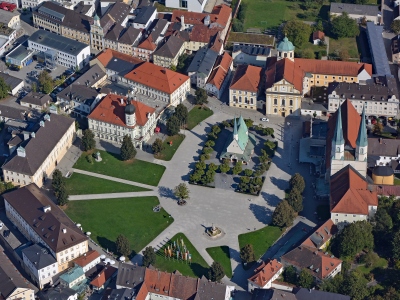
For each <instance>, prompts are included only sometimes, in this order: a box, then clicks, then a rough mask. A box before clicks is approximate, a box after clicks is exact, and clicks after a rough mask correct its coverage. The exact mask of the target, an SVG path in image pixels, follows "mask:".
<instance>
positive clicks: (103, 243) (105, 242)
mask: <svg viewBox="0 0 400 300" xmlns="http://www.w3.org/2000/svg"><path fill="white" fill-rule="evenodd" d="M97 241H98V242H99V245H100V247H102V248H103V249H106V250H108V252H113V253H115V254H116V253H117V246H116V244H115V242H114V241H111V240H109V239H108V238H106V237H104V236H98V237H97ZM133 252H134V251H133ZM133 252H132V253H133Z"/></svg>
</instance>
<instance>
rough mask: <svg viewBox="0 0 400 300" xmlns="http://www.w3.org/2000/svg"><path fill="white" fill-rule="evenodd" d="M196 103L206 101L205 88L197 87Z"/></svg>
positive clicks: (201, 103)
mask: <svg viewBox="0 0 400 300" xmlns="http://www.w3.org/2000/svg"><path fill="white" fill-rule="evenodd" d="M195 96H196V97H195V100H196V104H198V105H203V104H206V103H208V97H207V92H206V90H205V89H202V88H198V89H197V90H196V93H195Z"/></svg>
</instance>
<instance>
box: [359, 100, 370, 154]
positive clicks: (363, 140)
mask: <svg viewBox="0 0 400 300" xmlns="http://www.w3.org/2000/svg"><path fill="white" fill-rule="evenodd" d="M367 152H368V137H367V126H366V124H365V107H363V111H362V115H361V122H360V128H359V129H358V136H357V141H356V160H358V161H366V160H367Z"/></svg>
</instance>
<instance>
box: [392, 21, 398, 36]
mask: <svg viewBox="0 0 400 300" xmlns="http://www.w3.org/2000/svg"><path fill="white" fill-rule="evenodd" d="M390 29H392V31H393V32H394V33H395V34H399V33H400V20H394V21H393V22H392V24H390Z"/></svg>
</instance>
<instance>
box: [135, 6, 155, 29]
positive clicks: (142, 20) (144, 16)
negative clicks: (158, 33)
mask: <svg viewBox="0 0 400 300" xmlns="http://www.w3.org/2000/svg"><path fill="white" fill-rule="evenodd" d="M156 10H157V9H156V8H155V7H154V6H144V7H142V8H141V9H140V11H139V13H138V15H137V16H136V18H135V19H134V20H133V22H134V23H137V24H143V25H144V24H146V23H147V22H148V21H149V20H150V18H151V16H152V15H153V14H154V12H155V11H156Z"/></svg>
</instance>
